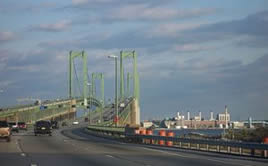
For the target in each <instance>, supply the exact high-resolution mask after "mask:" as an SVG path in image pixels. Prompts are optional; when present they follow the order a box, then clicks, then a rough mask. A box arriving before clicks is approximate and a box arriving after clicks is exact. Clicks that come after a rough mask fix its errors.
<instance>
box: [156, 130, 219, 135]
mask: <svg viewBox="0 0 268 166" xmlns="http://www.w3.org/2000/svg"><path fill="white" fill-rule="evenodd" d="M159 130H163V129H155V130H154V135H158V132H159ZM164 130H166V131H167V132H168V131H172V132H174V134H175V135H176V136H184V135H188V134H189V133H199V134H204V135H207V136H221V135H222V134H223V133H224V129H164Z"/></svg>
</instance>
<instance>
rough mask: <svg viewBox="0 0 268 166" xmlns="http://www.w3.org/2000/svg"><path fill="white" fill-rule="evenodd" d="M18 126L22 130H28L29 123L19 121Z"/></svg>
mask: <svg viewBox="0 0 268 166" xmlns="http://www.w3.org/2000/svg"><path fill="white" fill-rule="evenodd" d="M18 127H19V129H20V130H26V131H27V124H26V123H25V122H18Z"/></svg>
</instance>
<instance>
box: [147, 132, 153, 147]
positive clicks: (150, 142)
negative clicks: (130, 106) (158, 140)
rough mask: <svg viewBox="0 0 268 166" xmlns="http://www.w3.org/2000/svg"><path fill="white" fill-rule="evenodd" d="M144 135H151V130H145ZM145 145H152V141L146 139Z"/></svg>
mask: <svg viewBox="0 0 268 166" xmlns="http://www.w3.org/2000/svg"><path fill="white" fill-rule="evenodd" d="M146 135H153V130H150V129H147V130H146ZM145 142H146V144H153V140H152V139H146V141H145Z"/></svg>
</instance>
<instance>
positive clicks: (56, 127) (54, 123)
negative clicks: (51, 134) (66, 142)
mask: <svg viewBox="0 0 268 166" xmlns="http://www.w3.org/2000/svg"><path fill="white" fill-rule="evenodd" d="M51 127H52V129H59V124H58V122H57V121H51Z"/></svg>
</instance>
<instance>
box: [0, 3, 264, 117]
mask: <svg viewBox="0 0 268 166" xmlns="http://www.w3.org/2000/svg"><path fill="white" fill-rule="evenodd" d="M0 19H1V25H0V107H5V106H9V105H14V104H17V101H16V99H18V98H23V97H33V98H41V99H56V98H64V97H65V98H66V97H67V96H68V81H67V80H68V77H67V76H68V68H67V67H68V52H69V51H70V50H77V51H79V50H85V51H86V52H87V54H88V64H89V66H88V70H89V74H91V73H92V72H104V75H105V94H106V99H107V100H108V99H109V98H113V95H114V94H113V92H114V89H113V87H114V84H113V83H114V80H113V79H114V63H113V61H111V60H109V59H108V58H107V56H108V55H110V54H115V55H119V52H120V50H136V52H137V54H138V71H139V74H140V88H141V89H140V91H141V92H140V94H141V103H140V104H141V116H142V117H141V119H149V118H151V119H152V118H158V119H159V118H165V117H172V116H175V115H176V113H177V112H178V111H182V110H184V111H187V110H189V111H192V112H193V113H194V112H196V114H197V113H198V111H199V110H200V111H202V112H203V113H204V115H206V113H207V116H209V112H210V111H211V110H212V111H213V112H214V115H216V114H217V113H220V112H223V111H224V106H225V105H228V108H229V110H230V113H231V116H232V120H246V119H247V118H248V117H249V116H251V117H252V118H253V119H268V65H267V64H268V47H267V43H268V1H267V0H254V1H252V0H235V1H234V0H225V1H222V0H213V1H212V0H146V1H144V0H58V1H53V0H47V1H45V2H44V1H36V0H35V1H34V0H23V1H15V0H2V1H1V2H0ZM76 66H77V68H78V69H77V70H78V72H79V71H81V61H79V60H77V61H76ZM126 67H127V70H128V71H131V67H130V65H126ZM1 91H2V92H1Z"/></svg>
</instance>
